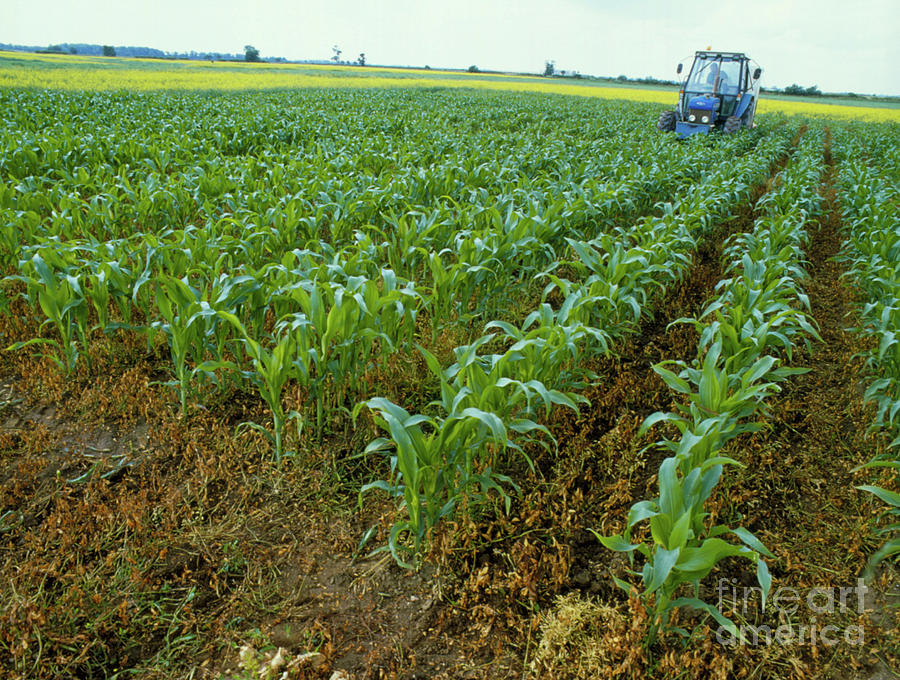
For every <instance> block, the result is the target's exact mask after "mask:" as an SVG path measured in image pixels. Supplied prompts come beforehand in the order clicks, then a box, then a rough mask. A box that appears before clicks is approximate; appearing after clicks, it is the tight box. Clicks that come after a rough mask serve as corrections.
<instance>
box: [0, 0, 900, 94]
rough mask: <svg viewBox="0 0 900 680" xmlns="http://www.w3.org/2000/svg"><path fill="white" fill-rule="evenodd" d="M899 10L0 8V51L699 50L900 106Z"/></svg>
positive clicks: (862, 0)
mask: <svg viewBox="0 0 900 680" xmlns="http://www.w3.org/2000/svg"><path fill="white" fill-rule="evenodd" d="M898 29H900V0H851V1H848V0H755V1H750V2H735V1H727V2H722V1H721V0H720V1H718V2H708V1H697V0H694V1H680V2H671V1H665V0H555V1H553V0H516V1H510V2H501V1H500V0H480V1H479V0H455V1H447V0H442V1H440V2H437V1H435V0H368V1H363V0H328V1H327V2H321V1H320V2H314V1H312V0H255V1H254V0H153V1H152V2H149V1H141V2H136V1H134V0H78V1H75V0H0V42H6V43H16V44H27V45H49V44H52V43H62V42H71V43H78V42H84V43H99V44H112V45H134V46H142V47H155V48H157V49H161V50H165V51H177V52H187V51H190V50H196V51H198V52H204V51H210V52H242V51H243V48H244V45H246V44H252V45H254V46H256V47H257V48H258V49H259V50H260V52H261V54H262V56H264V57H265V56H282V57H287V58H288V59H328V58H330V57H331V55H332V52H331V47H332V45H335V44H336V45H338V46H339V47H340V48H341V49H342V50H343V58H344V59H350V60H354V59H356V57H357V55H358V54H359V53H360V52H365V53H366V56H367V59H368V62H369V63H370V64H391V65H414V66H424V65H425V64H428V65H430V66H432V67H454V68H457V67H462V68H465V67H468V66H469V65H471V64H475V65H477V66H478V67H479V68H482V69H498V70H510V71H528V72H538V71H542V70H543V66H544V62H545V60H548V59H552V60H555V61H556V64H557V68H559V69H565V70H577V71H580V72H581V73H585V74H592V75H602V76H617V75H619V74H625V75H627V76H629V77H642V76H648V75H649V76H655V77H658V78H674V77H675V66H676V64H677V63H678V62H679V61H680V60H682V59H683V58H685V57H689V56H690V55H691V54H693V52H694V51H695V50H697V49H705V48H706V47H707V46H711V47H712V48H713V49H720V50H732V51H742V52H746V53H747V54H748V55H750V56H751V57H752V58H753V59H755V60H756V61H757V62H758V63H759V64H760V65H761V66H762V67H763V70H764V75H763V83H764V85H769V86H775V87H784V86H785V85H790V84H791V83H798V84H800V85H803V86H811V85H817V86H818V87H819V88H820V89H821V90H823V91H834V92H841V91H852V92H860V93H879V94H893V95H900V69H898V62H900V39H898V33H900V30H898Z"/></svg>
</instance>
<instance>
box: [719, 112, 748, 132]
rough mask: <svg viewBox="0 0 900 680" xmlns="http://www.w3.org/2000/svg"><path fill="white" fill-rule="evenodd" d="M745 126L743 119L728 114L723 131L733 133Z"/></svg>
mask: <svg viewBox="0 0 900 680" xmlns="http://www.w3.org/2000/svg"><path fill="white" fill-rule="evenodd" d="M741 127H743V123H742V122H741V119H740V118H738V117H737V116H728V120H726V121H725V125H724V127H723V128H722V132H724V133H725V134H726V135H733V134H734V133H735V132H737V131H738V130H740V129H741Z"/></svg>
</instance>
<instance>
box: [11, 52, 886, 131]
mask: <svg viewBox="0 0 900 680" xmlns="http://www.w3.org/2000/svg"><path fill="white" fill-rule="evenodd" d="M0 87H42V88H52V89H74V90H221V91H234V90H268V89H281V88H308V87H357V88H358V87H454V88H456V87H475V88H479V89H487V90H501V91H502V90H507V91H517V92H523V91H525V92H544V93H549V94H563V95H577V96H583V97H601V98H605V99H625V100H629V101H642V102H653V103H659V104H671V105H674V103H675V99H676V96H677V95H676V93H675V91H674V90H666V89H643V88H639V87H625V86H605V85H598V84H596V82H595V81H590V80H567V81H562V80H560V79H553V80H550V79H545V78H541V77H537V76H527V75H513V74H495V73H466V72H460V71H440V70H432V69H421V68H417V69H412V68H409V69H407V68H389V67H372V66H366V67H364V68H362V67H352V66H337V65H334V66H332V65H329V64H268V63H261V64H249V63H243V62H205V61H178V60H172V61H168V60H166V61H164V60H159V59H125V58H107V57H87V56H79V55H64V54H58V55H57V54H31V53H25V52H0ZM758 110H759V112H760V113H784V114H788V115H793V114H798V115H821V116H830V117H840V118H855V119H860V120H871V121H898V122H900V108H889V107H876V106H844V105H840V104H830V103H814V102H808V101H802V100H797V101H790V100H782V99H767V98H765V96H763V98H762V99H761V100H760V103H759V109H758Z"/></svg>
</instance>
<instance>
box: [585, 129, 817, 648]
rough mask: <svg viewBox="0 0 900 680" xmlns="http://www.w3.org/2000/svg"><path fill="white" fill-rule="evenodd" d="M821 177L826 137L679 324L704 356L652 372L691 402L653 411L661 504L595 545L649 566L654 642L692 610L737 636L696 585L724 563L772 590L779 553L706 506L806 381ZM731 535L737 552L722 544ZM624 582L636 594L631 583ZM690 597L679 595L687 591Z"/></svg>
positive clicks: (644, 574) (803, 155) (787, 173)
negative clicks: (743, 565) (736, 448)
mask: <svg viewBox="0 0 900 680" xmlns="http://www.w3.org/2000/svg"><path fill="white" fill-rule="evenodd" d="M823 174H824V160H823V156H822V136H821V134H820V133H818V132H809V133H807V135H806V136H805V137H803V139H802V140H801V142H800V144H799V148H798V150H797V153H796V155H795V157H794V159H793V160H792V162H791V163H790V165H788V167H787V168H786V169H785V170H784V171H782V172H780V173H779V174H778V175H777V176H776V179H775V188H773V189H772V190H770V191H769V192H768V193H766V194H764V195H763V196H762V197H761V198H760V199H759V200H758V201H757V202H756V206H755V207H756V211H757V213H758V214H759V217H758V218H757V219H756V221H755V224H754V228H753V230H752V232H747V233H738V234H736V235H734V236H732V237H731V238H730V239H729V241H728V243H727V247H726V249H725V251H724V259H725V262H726V264H725V272H726V274H728V275H729V276H728V278H725V279H723V280H722V281H720V282H719V283H718V285H717V287H716V291H717V295H716V297H715V298H713V299H712V300H710V301H709V302H708V303H707V305H706V307H705V309H704V311H703V312H702V314H701V315H700V316H699V317H698V318H691V319H679V320H678V321H676V322H675V323H690V324H692V325H694V326H695V327H696V329H697V331H698V335H699V343H698V347H697V358H696V359H695V360H694V361H693V362H692V363H691V364H686V363H684V362H681V361H666V362H663V363H661V364H658V365H657V366H655V367H654V370H655V371H656V372H657V373H658V374H659V375H660V377H661V378H662V379H663V380H664V381H665V382H666V384H667V385H668V386H669V387H670V388H671V389H672V390H674V391H675V392H677V393H678V394H680V395H682V396H683V398H684V399H685V400H686V403H685V404H684V405H682V406H679V408H678V411H677V412H675V413H666V412H657V413H655V414H653V415H652V416H650V417H649V418H647V420H646V421H645V422H644V424H643V426H642V431H646V430H647V429H648V428H650V427H651V426H653V425H654V424H656V423H659V422H666V423H669V424H672V425H674V426H675V427H676V428H677V431H678V432H679V434H680V436H679V437H678V438H675V439H668V438H664V439H662V440H661V441H660V442H659V443H658V446H660V447H662V448H663V449H664V450H666V451H668V452H669V453H670V456H669V457H667V458H666V459H665V460H663V462H662V463H661V465H660V467H659V473H658V475H657V478H658V483H659V496H658V497H657V498H655V499H653V500H649V501H648V500H644V501H639V502H637V503H635V504H634V505H633V506H632V508H631V510H630V511H629V513H628V518H627V523H626V528H625V531H624V533H623V534H619V535H613V536H599V535H598V538H599V539H600V541H601V542H602V543H603V544H604V545H605V546H607V547H608V548H610V549H612V550H615V551H619V552H624V553H627V554H628V555H629V556H632V558H633V554H634V553H635V552H638V553H640V554H641V555H642V556H643V558H644V564H643V567H642V569H641V570H640V571H639V572H633V573H634V575H635V576H639V577H640V580H641V584H642V590H641V596H642V598H643V599H644V600H645V601H646V602H647V603H648V605H649V606H650V608H651V610H652V611H653V613H654V619H653V628H652V629H651V631H652V632H651V636H653V635H655V634H656V632H657V631H658V629H659V628H660V627H665V626H666V625H667V624H668V621H669V618H670V616H671V613H672V612H673V610H674V609H676V608H678V607H681V606H691V607H694V608H695V609H698V610H700V611H705V612H706V613H708V614H709V615H711V616H712V617H713V618H714V619H716V621H718V623H719V624H720V625H722V626H724V627H725V628H726V629H727V630H729V631H730V632H731V633H732V634H733V635H735V636H736V635H738V631H737V628H736V627H735V625H734V624H733V623H732V622H731V621H729V620H728V619H727V618H726V617H725V616H724V615H723V614H722V613H721V612H720V611H719V610H718V609H717V608H716V607H715V606H712V605H710V604H708V603H706V602H704V601H703V600H702V599H700V582H701V580H702V579H704V578H705V577H706V576H707V575H708V574H709V573H710V571H711V570H712V569H713V568H714V567H715V566H716V565H717V564H718V563H719V562H720V561H722V560H723V559H726V558H728V557H732V556H739V557H743V558H745V559H748V560H750V561H751V562H753V563H755V565H756V575H757V580H758V582H759V585H760V589H761V591H762V608H763V609H764V608H765V600H766V596H767V595H768V592H769V589H770V586H771V577H770V575H769V570H768V567H767V566H766V562H765V560H764V559H763V558H762V556H763V555H765V556H769V557H771V553H770V552H769V551H768V550H767V549H766V548H765V547H764V546H763V545H762V543H761V542H760V541H759V540H758V539H757V538H756V536H754V535H753V534H752V533H751V532H750V531H748V530H747V529H745V528H743V527H739V528H734V529H733V528H730V527H729V526H727V525H726V524H711V522H710V521H709V520H710V516H711V513H710V512H709V511H708V510H707V509H706V506H707V501H708V500H709V497H710V495H711V494H712V493H713V490H714V489H715V487H716V485H717V484H718V482H719V480H720V478H721V476H722V473H723V470H724V468H725V466H727V465H733V466H739V467H742V466H743V465H742V463H740V462H739V461H737V460H735V459H734V458H732V457H730V456H729V455H727V454H726V453H724V450H725V447H726V445H727V444H728V442H729V441H731V440H733V439H734V438H736V437H738V436H740V435H742V434H746V433H750V432H755V431H757V430H759V429H761V428H762V426H763V422H764V419H765V416H766V400H767V399H768V398H769V397H771V396H772V395H773V394H774V393H776V392H777V391H778V390H779V389H780V388H779V383H781V382H782V381H784V380H785V379H786V378H788V377H789V376H791V375H795V374H797V373H801V372H803V369H798V368H792V367H790V366H789V365H788V364H789V363H790V362H791V359H792V354H793V348H794V346H795V345H796V344H797V343H798V342H808V341H809V338H810V337H813V338H818V333H817V332H816V330H815V328H814V323H815V322H814V321H813V320H812V318H811V317H810V316H809V314H808V311H809V302H808V299H807V297H806V295H805V294H804V292H803V287H802V284H803V280H804V279H805V278H806V276H807V275H806V272H805V271H804V269H803V262H804V250H803V248H804V244H805V243H806V241H807V238H808V234H807V227H808V225H809V224H810V223H811V222H812V221H813V220H815V218H816V217H817V216H818V215H819V214H820V213H821V203H822V198H821V196H820V194H819V191H820V186H821V181H822V177H823ZM645 522H646V523H649V526H650V536H649V537H648V538H646V539H645V540H643V541H640V542H637V543H632V540H633V539H632V532H637V530H638V528H639V527H640V525H642V524H643V523H645ZM728 534H731V535H733V536H735V537H736V538H737V539H738V540H739V541H740V544H735V543H732V542H729V541H726V540H724V539H723V538H722V536H725V535H728ZM617 583H618V584H619V585H620V586H621V587H622V588H623V589H625V591H626V592H631V591H632V588H633V586H632V585H631V584H629V583H627V582H624V581H617ZM686 585H689V586H691V587H692V594H691V595H688V596H679V591H680V590H681V589H682V587H683V586H686Z"/></svg>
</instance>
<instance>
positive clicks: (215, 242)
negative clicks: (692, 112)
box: [0, 55, 900, 679]
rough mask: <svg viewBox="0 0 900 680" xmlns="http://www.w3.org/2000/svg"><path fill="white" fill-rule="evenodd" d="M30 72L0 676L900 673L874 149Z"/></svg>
mask: <svg viewBox="0 0 900 680" xmlns="http://www.w3.org/2000/svg"><path fill="white" fill-rule="evenodd" d="M16 59H18V58H17V57H9V56H8V55H4V56H3V57H2V59H0V82H4V83H6V84H8V85H10V84H11V85H14V86H13V87H5V88H0V130H2V135H0V219H2V221H3V225H4V228H3V230H2V232H0V275H2V277H3V278H2V282H0V345H2V347H3V348H4V350H5V351H3V352H2V353H0V470H2V474H0V572H2V575H3V579H2V582H0V593H2V598H0V602H2V604H0V652H2V659H0V668H2V669H3V671H4V672H5V673H6V674H8V675H9V676H10V677H28V678H59V677H83V678H93V677H116V678H125V677H135V676H136V677H142V678H143V677H147V678H200V677H210V678H247V679H249V678H260V677H262V678H273V679H274V678H281V677H285V678H333V677H336V676H334V675H333V674H334V673H335V672H336V671H339V670H341V671H345V672H346V673H347V674H348V676H347V677H350V678H378V677H396V678H416V677H430V678H431V677H433V678H448V679H451V678H452V679H462V678H475V677H478V678H523V677H524V678H533V679H536V678H549V677H552V678H597V677H633V678H642V677H653V678H683V677H766V678H809V677H819V678H825V677H853V678H871V677H876V676H875V674H876V673H878V672H882V673H883V672H886V671H885V669H886V668H891V667H894V668H896V667H897V666H896V664H897V663H898V661H900V654H898V652H900V620H898V617H897V614H898V612H897V608H896V606H895V600H896V591H897V587H898V582H900V579H898V574H897V570H896V554H897V552H900V543H898V538H897V533H898V526H897V525H896V524H893V525H892V524H891V515H890V514H889V512H888V514H886V511H890V510H891V509H893V512H894V513H895V514H896V512H897V511H898V507H900V496H898V495H897V491H898V485H897V478H896V470H897V468H898V467H900V463H898V462H897V455H896V448H894V444H896V437H897V435H898V427H897V420H898V419H897V415H896V414H897V412H898V411H900V342H898V340H897V338H898V337H900V305H898V304H897V302H896V301H897V299H898V296H900V269H898V265H897V262H898V260H897V257H896V255H897V253H896V250H897V246H896V244H897V243H898V236H900V231H898V228H900V227H898V224H900V222H898V219H897V217H898V207H900V202H898V193H897V191H898V190H897V187H898V186H900V182H898V180H900V152H898V149H900V146H898V140H900V126H898V124H897V123H896V122H892V121H891V120H886V121H883V122H875V121H856V120H850V119H847V118H846V117H823V116H820V115H809V116H803V115H799V114H796V113H795V114H794V115H789V116H788V115H784V114H781V113H778V112H775V111H770V112H768V113H761V114H760V115H758V116H757V122H758V126H757V127H755V128H753V129H750V130H745V131H743V132H741V133H740V134H735V135H733V136H724V135H710V136H708V137H699V136H698V137H695V138H692V139H690V140H687V141H679V140H677V139H675V138H674V137H673V136H672V135H668V134H660V133H658V132H657V130H656V127H655V121H656V112H657V111H658V110H659V108H660V107H659V106H657V105H653V106H651V107H650V108H648V106H647V103H645V102H640V101H622V100H617V99H610V98H607V95H605V94H601V95H599V96H567V94H571V93H570V92H569V91H568V90H565V89H564V90H560V91H559V92H533V91H532V92H529V91H525V92H518V91H513V90H514V89H516V90H517V89H519V88H520V86H519V85H518V83H519V82H522V83H525V86H523V89H525V90H528V89H530V88H532V86H537V85H541V86H542V87H543V84H544V81H543V80H542V79H527V78H526V79H522V80H521V81H520V80H518V79H516V78H514V77H501V78H495V77H494V76H478V77H477V78H476V79H470V77H469V75H463V74H441V75H440V76H437V75H432V74H426V75H422V73H421V72H419V73H416V74H411V73H408V72H406V71H397V72H389V71H385V70H379V71H377V72H375V71H373V72H372V73H373V74H374V75H365V76H357V75H356V72H355V71H353V72H352V75H346V76H342V77H346V78H350V79H352V80H351V83H352V87H351V86H342V87H335V86H334V82H335V81H337V80H339V77H338V76H336V75H335V73H336V72H339V73H348V74H349V73H351V72H350V71H344V70H343V69H337V70H335V69H327V68H326V69H318V68H312V67H311V68H309V69H306V70H303V69H302V68H300V67H293V66H290V67H274V66H272V67H270V66H262V67H260V69H259V70H257V69H254V68H250V67H247V66H245V65H236V66H234V67H231V66H227V67H221V66H216V65H209V66H207V65H198V64H191V65H187V64H175V65H171V64H168V63H166V64H165V69H164V70H161V67H160V66H159V65H158V64H157V63H149V62H148V64H147V65H146V66H143V65H142V66H140V67H137V68H135V67H134V66H133V65H131V64H125V65H123V64H124V62H123V61H117V60H110V61H108V62H105V63H106V64H108V65H107V66H104V67H103V68H98V67H95V66H94V63H95V62H96V61H98V60H90V59H82V60H81V61H82V62H84V63H83V64H82V65H81V66H77V63H78V62H77V61H76V60H75V59H74V58H70V57H53V58H49V57H48V58H46V59H44V57H41V59H44V61H46V64H47V65H41V66H40V67H39V68H38V67H33V66H32V65H30V62H29V61H27V60H26V61H24V62H21V63H19V62H17V61H16ZM28 59H33V58H32V57H28ZM54 60H56V61H54ZM42 64H43V62H42ZM80 68H83V69H85V71H84V73H87V74H88V76H85V77H86V78H87V80H85V79H84V78H82V77H81V76H78V78H77V79H74V80H73V78H74V76H73V69H75V70H76V71H77V69H80ZM16 69H20V70H18V71H17V70H16ZM178 70H183V71H184V72H185V73H187V74H188V75H186V76H185V77H184V78H181V77H180V76H178V74H177V71H178ZM78 73H81V72H80V71H78ZM111 73H118V74H120V75H110V74H111ZM367 73H368V71H367ZM10 74H12V75H10ZM122 74H124V75H122ZM261 75H265V77H267V78H271V79H272V80H269V81H265V82H268V83H269V85H266V86H265V88H264V89H263V91H258V90H254V89H251V90H245V89H241V88H240V87H235V88H232V87H231V86H223V87H222V88H221V90H222V91H215V90H216V85H215V84H216V83H219V84H221V83H225V82H232V83H236V84H240V83H246V82H247V81H246V80H245V79H246V78H256V77H259V76H261ZM120 76H121V79H120V80H116V78H120ZM4 78H5V80H3V79H4ZM29 78H30V79H31V80H28V79H29ZM204 78H205V79H206V80H203V79H204ZM359 78H370V79H372V81H373V82H372V83H370V86H366V87H363V86H361V85H360V83H359V82H358V79H359ZM434 78H437V79H438V82H439V83H442V85H439V86H430V85H429V83H432V79H434ZM229 79H230V80H229ZM298 79H300V80H298ZM303 79H308V83H309V84H311V85H321V84H322V81H323V80H330V83H329V86H325V87H297V85H298V83H301V82H307V81H306V80H303ZM454 79H457V80H459V81H460V82H461V83H463V84H465V85H466V86H467V87H465V88H462V87H459V88H457V87H447V86H446V84H447V83H450V82H453V80H454ZM138 80H143V82H144V83H145V85H146V87H144V88H143V90H142V91H137V89H135V91H129V90H127V89H122V87H118V86H114V85H111V84H113V83H118V84H119V85H122V83H129V82H137V81H138ZM387 80H393V81H396V82H392V83H390V84H389V85H385V84H384V81H387ZM63 81H65V82H66V85H65V86H62V85H60V83H62V82H63ZM276 81H278V82H281V83H282V84H281V85H278V86H277V87H276V86H274V85H271V83H274V82H276ZM407 81H410V82H407ZM413 81H414V82H413ZM167 82H176V83H178V85H177V86H173V87H168V86H166V83H167ZM49 83H55V84H56V85H57V86H56V87H52V88H48V87H44V85H47V84H49ZM92 83H94V84H98V86H97V89H96V90H92V89H90V86H91V84H92ZM104 83H105V84H106V85H104ZM185 83H189V84H191V83H192V85H191V87H190V88H187V91H185V90H184V89H183V87H186V86H185V85H184V84H185ZM200 83H206V84H205V85H202V84H200ZM484 83H488V84H489V85H488V86H485V85H484ZM373 85H378V86H377V87H376V86H373ZM432 85H433V83H432ZM471 85H475V86H474V87H469V86H471ZM270 86H271V87H276V89H269V88H270ZM548 86H552V87H556V86H557V83H556V81H553V82H551V83H550V84H549V85H548ZM565 87H569V86H568V85H565ZM573 87H582V86H580V85H575V86H573ZM584 87H586V88H591V87H593V86H591V85H585V86H584ZM601 89H602V88H596V91H597V92H600V90H601ZM193 90H199V91H193ZM617 91H619V90H617ZM621 91H625V90H624V89H623V90H621ZM663 94H665V93H663ZM666 97H668V95H666ZM823 106H824V105H823ZM892 441H893V442H894V444H892ZM871 461H875V462H876V465H875V466H869V467H864V468H863V467H861V466H863V465H866V464H867V463H870V462H871ZM859 487H861V488H859ZM879 531H880V533H879ZM873 556H874V557H873ZM863 577H864V578H865V579H866V580H865V584H866V587H867V588H869V590H870V592H871V595H873V596H874V597H870V599H869V600H866V602H867V603H868V606H869V609H868V610H865V609H863V610H859V609H858V608H857V607H856V604H855V603H856V602H857V600H856V599H855V594H851V599H850V602H851V606H849V607H837V606H835V607H831V608H828V607H822V606H819V605H820V604H821V601H820V600H806V599H805V598H806V597H807V595H808V594H809V593H813V597H815V596H816V593H819V596H821V593H822V592H825V591H826V590H827V592H828V593H832V592H841V591H840V589H841V588H844V589H848V588H851V589H852V588H858V587H859V585H860V583H861V582H860V581H858V580H857V579H858V578H863ZM723 583H724V584H727V587H725V588H724V590H723V587H722V584H723ZM736 584H737V585H736ZM745 589H746V590H745ZM788 591H790V592H793V593H795V594H799V595H797V597H796V598H795V600H796V599H797V598H799V599H800V600H801V601H803V602H805V603H809V602H813V605H809V606H803V607H797V608H794V609H793V610H789V608H787V607H786V606H785V604H784V600H785V597H784V596H785V594H786V593H787V592H788ZM820 591H821V592H820ZM844 592H845V593H846V592H851V593H855V592H856V591H855V590H851V591H847V590H845V591H844ZM779 597H780V598H781V599H780V600H779ZM763 598H765V602H764V601H763ZM779 601H780V604H779ZM873 603H874V604H873ZM812 626H815V627H817V628H816V630H818V631H819V634H820V637H819V639H818V643H816V642H815V641H814V640H811V637H810V636H812V635H814V633H812V632H811V627H812ZM762 627H769V629H771V630H775V629H778V630H783V631H786V632H784V635H788V634H789V635H790V636H791V637H789V638H784V639H781V638H779V640H778V641H775V642H771V641H770V642H771V643H770V644H764V643H759V639H758V637H759V634H760V630H763V628H762ZM823 630H824V631H825V633H826V634H827V635H830V638H829V637H827V635H826V638H823V637H821V635H822V631H823ZM741 635H743V636H745V638H746V637H747V636H749V637H751V638H754V639H756V642H757V643H756V644H752V643H751V642H750V641H748V640H746V639H745V644H744V645H742V646H740V647H735V645H734V644H729V642H736V641H737V639H738V637H740V636H741ZM797 635H801V636H806V637H805V642H804V641H803V640H802V639H801V640H799V641H798V639H797ZM829 639H834V640H836V642H834V643H833V644H832V643H829V642H828V640H829ZM785 640H787V641H785ZM282 674H284V675H282ZM686 674H687V675H686ZM337 677H340V676H337Z"/></svg>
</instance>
